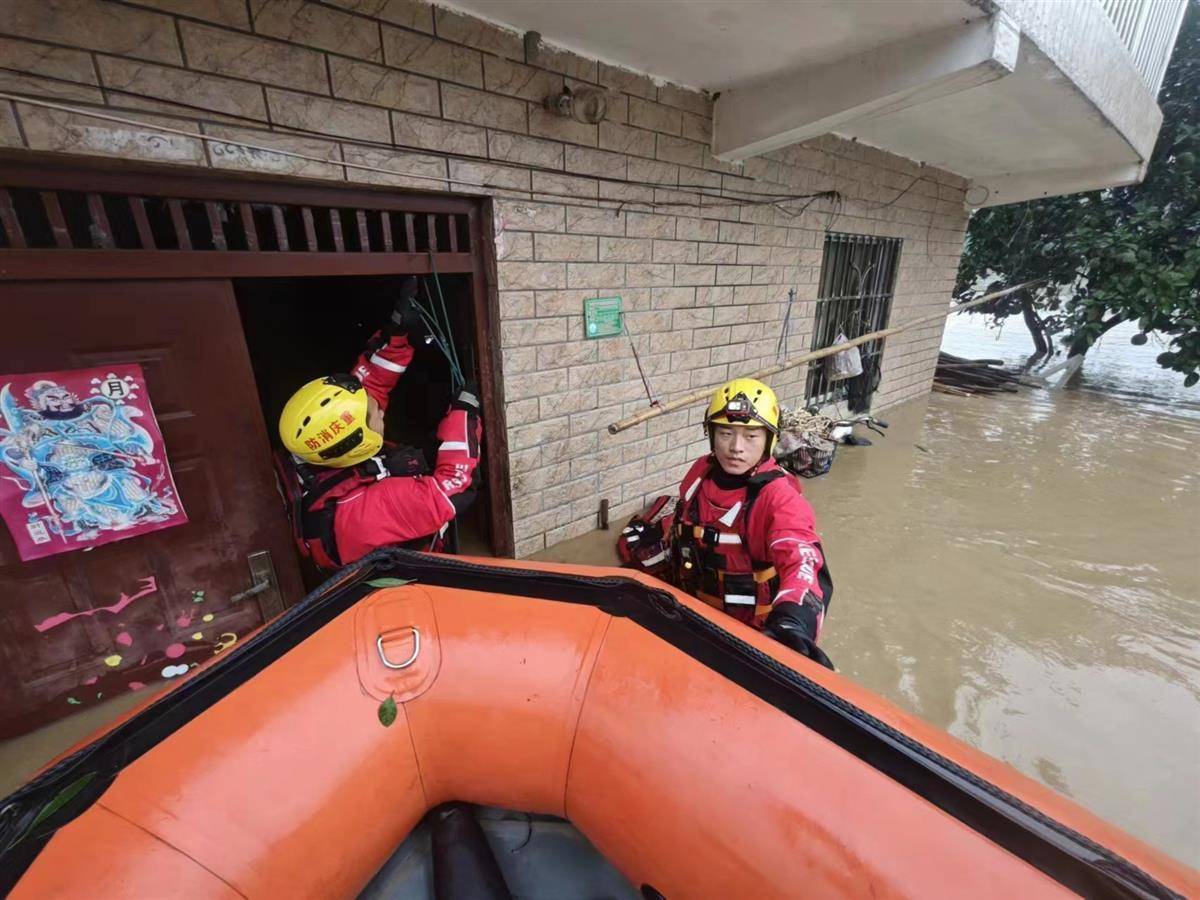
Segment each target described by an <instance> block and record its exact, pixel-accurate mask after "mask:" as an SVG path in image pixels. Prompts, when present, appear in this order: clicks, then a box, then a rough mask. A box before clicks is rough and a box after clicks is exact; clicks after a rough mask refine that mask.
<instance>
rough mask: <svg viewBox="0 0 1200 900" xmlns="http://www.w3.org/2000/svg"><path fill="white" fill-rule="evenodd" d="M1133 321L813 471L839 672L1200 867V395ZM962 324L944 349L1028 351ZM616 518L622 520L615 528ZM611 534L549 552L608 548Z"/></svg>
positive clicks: (908, 411) (831, 642)
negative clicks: (1059, 367)
mask: <svg viewBox="0 0 1200 900" xmlns="http://www.w3.org/2000/svg"><path fill="white" fill-rule="evenodd" d="M1129 333H1131V332H1130V330H1128V329H1116V330H1114V332H1112V333H1110V334H1109V335H1108V336H1107V337H1106V339H1105V342H1104V343H1103V344H1102V345H1101V346H1100V348H1099V349H1097V350H1096V351H1094V355H1093V356H1092V358H1089V360H1088V362H1087V365H1086V367H1085V370H1084V375H1085V381H1084V386H1083V388H1082V389H1080V390H1072V391H1067V392H1048V391H1041V390H1026V391H1023V392H1022V393H1021V394H1020V395H1019V396H997V397H973V398H969V399H966V398H960V397H952V396H947V395H943V394H935V395H933V396H931V397H929V398H928V400H922V401H919V402H916V403H910V404H907V405H906V406H904V407H901V408H899V409H896V410H892V411H890V413H889V414H888V415H886V416H885V418H887V419H888V420H889V422H890V423H891V429H890V431H889V433H888V436H887V437H886V438H876V437H875V436H874V435H870V434H867V433H865V432H864V434H867V436H869V437H871V439H872V440H874V441H875V444H874V446H871V447H866V448H857V447H850V448H843V449H841V450H839V452H838V456H837V458H836V460H835V463H834V466H833V469H832V470H831V471H830V473H829V474H828V475H825V476H823V477H821V478H817V479H813V480H811V481H806V482H805V484H804V486H805V490H806V492H807V494H808V496H809V498H810V499H811V501H812V503H813V505H814V506H815V508H816V511H817V518H818V522H819V524H820V528H821V531H822V535H823V540H824V546H825V549H826V551H827V553H828V555H829V559H830V565H831V569H832V572H833V578H834V584H835V594H834V599H833V606H832V608H831V610H830V615H829V619H828V620H827V624H826V631H825V637H824V639H823V645H824V646H825V648H826V649H827V650H828V652H829V654H830V656H832V657H833V659H834V661H835V662H836V664H837V666H838V669H839V670H840V671H841V672H843V673H844V674H846V675H848V676H849V677H851V678H853V679H854V680H856V681H858V682H859V683H861V684H863V685H865V686H867V687H869V688H871V689H873V690H875V691H877V692H879V693H880V694H883V695H884V696H886V697H887V698H888V699H890V700H892V701H893V702H895V703H897V704H898V705H900V706H902V707H904V708H905V709H908V710H910V711H912V712H914V713H916V714H918V715H919V716H921V717H922V718H924V719H926V720H927V721H929V722H931V723H933V724H935V725H937V726H939V727H941V728H944V729H946V730H947V731H949V732H950V733H951V734H953V735H955V736H956V737H958V738H960V739H962V740H964V741H966V742H968V743H970V744H973V745H975V746H977V747H979V748H981V749H983V750H985V751H987V752H988V753H990V754H992V755H994V756H997V757H999V758H1001V759H1003V760H1006V761H1007V762H1009V763H1011V764H1012V765H1014V766H1015V767H1016V768H1018V769H1020V770H1021V771H1023V772H1025V773H1026V774H1028V775H1030V776H1032V777H1033V778H1036V779H1038V780H1039V781H1042V782H1044V783H1045V784H1047V785H1049V786H1051V787H1053V788H1055V789H1056V790H1058V791H1060V792H1062V793H1064V794H1067V795H1068V796H1070V797H1073V798H1074V799H1076V800H1077V801H1079V802H1080V803H1082V804H1083V805H1084V806H1086V807H1088V808H1089V809H1091V810H1092V811H1094V812H1096V813H1098V814H1099V815H1101V816H1103V817H1104V818H1106V819H1108V820H1110V821H1112V822H1114V823H1115V824H1117V825H1119V826H1121V827H1123V828H1125V829H1126V830H1128V831H1130V832H1131V833H1133V834H1135V835H1137V836H1138V837H1140V838H1142V839H1143V840H1146V841H1148V842H1149V843H1151V844H1154V845H1155V846H1157V847H1159V848H1161V849H1163V850H1165V851H1167V852H1168V853H1170V854H1172V855H1173V856H1175V857H1176V858H1178V859H1180V860H1183V861H1185V862H1188V863H1190V864H1192V865H1197V864H1200V476H1198V474H1197V470H1198V468H1200V462H1198V461H1200V391H1196V390H1185V389H1183V388H1182V386H1181V379H1180V378H1179V376H1176V375H1171V374H1167V373H1163V372H1162V371H1161V370H1159V369H1158V368H1157V367H1156V365H1155V364H1154V356H1155V355H1156V354H1157V353H1159V352H1161V348H1159V347H1155V346H1153V345H1150V346H1147V347H1142V348H1136V347H1131V346H1130V345H1129V343H1128V335H1129ZM994 338H995V333H994V332H991V331H989V330H987V329H986V328H984V327H983V323H982V321H981V320H979V319H978V318H977V317H971V318H967V317H961V318H958V319H955V320H952V322H951V324H950V326H949V328H948V331H947V336H946V340H945V344H944V347H945V349H946V350H947V351H949V352H953V353H956V354H958V355H962V356H970V357H973V358H979V357H990V358H1009V359H1020V358H1021V357H1022V356H1023V355H1024V354H1027V353H1028V352H1030V351H1029V340H1028V337H1027V336H1026V335H1025V333H1024V331H1023V329H1019V328H1018V329H1009V330H1007V332H1006V333H1004V334H1002V335H1001V336H1000V340H999V341H996V340H995V339H994ZM611 534H612V533H611V532H610V533H609V535H611ZM609 541H611V536H607V537H603V538H602V537H601V535H600V534H593V535H586V536H584V537H583V538H581V539H579V540H577V541H572V542H569V543H568V544H563V545H559V546H558V547H556V548H554V549H552V550H550V551H547V553H546V554H545V556H547V557H552V558H555V559H573V560H583V559H586V560H587V561H594V562H599V561H601V560H604V559H611V556H610V555H609V551H608V546H609Z"/></svg>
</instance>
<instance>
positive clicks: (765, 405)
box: [704, 378, 779, 459]
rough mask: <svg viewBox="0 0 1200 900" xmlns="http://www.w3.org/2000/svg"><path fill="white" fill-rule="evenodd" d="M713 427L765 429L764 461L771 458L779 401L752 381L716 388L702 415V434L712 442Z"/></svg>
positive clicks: (734, 382) (744, 379) (763, 385)
mask: <svg viewBox="0 0 1200 900" xmlns="http://www.w3.org/2000/svg"><path fill="white" fill-rule="evenodd" d="M713 425H735V426H740V427H742V428H765V429H767V433H768V436H767V449H766V452H765V455H764V459H765V458H766V457H767V456H770V455H771V449H772V448H773V447H774V446H775V440H776V439H777V438H778V437H779V401H778V400H777V399H775V392H774V391H773V390H771V389H770V388H769V387H767V386H766V385H765V384H763V383H762V382H761V381H755V380H754V379H753V378H735V379H733V381H731V382H729V383H728V384H726V385H725V386H724V387H720V388H717V391H716V393H714V394H713V395H712V400H710V401H709V403H708V412H707V413H705V414H704V431H705V433H706V434H708V436H709V439H710V440H711V438H712V426H713Z"/></svg>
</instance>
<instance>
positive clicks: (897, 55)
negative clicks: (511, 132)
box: [443, 0, 1161, 205]
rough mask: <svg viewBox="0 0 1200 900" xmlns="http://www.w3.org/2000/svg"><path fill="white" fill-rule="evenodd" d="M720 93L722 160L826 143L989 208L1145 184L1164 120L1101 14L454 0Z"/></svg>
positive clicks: (1060, 0) (1086, 9) (989, 7)
mask: <svg viewBox="0 0 1200 900" xmlns="http://www.w3.org/2000/svg"><path fill="white" fill-rule="evenodd" d="M443 5H448V6H452V7H455V8H458V9H461V10H463V11H466V12H468V13H470V14H473V15H477V16H481V17H483V18H486V19H490V20H492V21H494V22H497V23H499V24H502V25H505V26H507V27H510V28H513V29H515V30H517V31H537V32H539V33H540V34H541V35H542V38H543V40H545V41H547V42H549V43H552V44H556V45H558V46H561V47H564V48H566V49H569V50H574V51H575V52H577V53H579V54H581V55H583V56H587V57H590V58H595V59H600V60H603V61H605V62H608V63H611V64H613V65H617V66H622V67H625V68H628V69H632V70H634V71H637V72H641V73H645V74H649V75H650V76H651V77H654V78H657V79H661V80H663V81H670V82H673V83H676V84H681V85H684V86H687V87H693V88H700V89H704V90H707V91H709V92H710V93H712V94H714V95H715V96H716V102H715V104H714V130H713V152H714V155H715V156H717V157H718V158H722V159H726V160H732V161H737V160H742V159H746V158H748V157H751V156H754V155H758V154H761V153H765V152H769V151H770V150H773V149H777V148H779V147H782V146H786V145H788V144H792V143H796V142H799V141H803V140H806V139H808V138H812V137H816V136H818V135H821V134H826V133H836V134H840V135H843V136H846V137H853V138H855V139H858V140H860V141H863V142H866V143H869V144H872V145H874V146H877V147H879V148H881V149H883V150H887V151H889V152H892V153H896V154H899V155H901V156H905V157H908V158H910V159H914V160H918V161H920V162H924V163H927V164H930V165H934V166H937V167H939V168H942V169H946V170H948V171H951V172H954V173H956V174H958V175H961V176H963V177H965V178H967V179H969V180H970V181H971V182H972V190H971V191H970V192H969V193H968V200H969V201H970V202H972V203H975V204H977V205H994V204H1000V203H1012V202H1016V201H1019V200H1025V199H1029V198H1031V197H1038V196H1048V195H1054V194H1064V193H1073V192H1076V191H1082V190H1090V189H1094V188H1100V187H1109V186H1115V185H1118V184H1128V183H1131V182H1135V181H1138V180H1140V178H1141V177H1142V176H1143V175H1144V172H1145V165H1146V162H1147V161H1148V159H1149V157H1150V153H1151V151H1152V150H1153V147H1154V140H1155V138H1156V137H1157V134H1158V129H1159V126H1160V124H1161V114H1160V112H1159V110H1158V107H1157V105H1156V104H1155V102H1154V95H1153V93H1152V92H1151V90H1150V88H1149V87H1147V85H1146V84H1145V83H1144V82H1143V80H1142V78H1141V76H1140V75H1139V74H1138V72H1137V70H1136V69H1135V68H1134V63H1133V60H1132V57H1131V56H1130V54H1129V53H1128V51H1127V50H1126V49H1125V47H1124V45H1123V44H1122V43H1121V40H1120V38H1119V37H1118V35H1117V33H1116V31H1115V29H1114V28H1113V26H1112V24H1111V22H1110V21H1109V20H1108V18H1107V16H1106V14H1105V12H1104V10H1103V8H1102V6H1101V4H1100V2H1099V0H1055V2H1038V0H903V2H901V0H855V2H845V0H806V2H780V0H740V2H736V3H719V2H713V0H594V2H590V3H582V2H545V0H454V2H452V3H448V4H443Z"/></svg>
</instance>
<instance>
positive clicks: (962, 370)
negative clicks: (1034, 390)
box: [933, 353, 1025, 397]
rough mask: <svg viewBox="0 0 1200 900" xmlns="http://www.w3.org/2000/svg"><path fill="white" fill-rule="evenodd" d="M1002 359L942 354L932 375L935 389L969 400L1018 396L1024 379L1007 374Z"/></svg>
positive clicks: (939, 355)
mask: <svg viewBox="0 0 1200 900" xmlns="http://www.w3.org/2000/svg"><path fill="white" fill-rule="evenodd" d="M1003 366H1004V362H1003V360H999V359H963V358H962V357H960V356H953V355H951V354H949V353H939V354H938V361H937V368H936V369H935V370H934V373H933V389H934V390H935V391H937V392H938V393H941V394H954V395H955V396H958V397H970V396H972V395H973V394H1015V393H1017V389H1018V388H1019V387H1020V385H1022V384H1024V383H1025V381H1024V379H1023V378H1022V377H1021V376H1020V375H1017V374H1015V373H1013V372H1009V371H1006V370H1005V369H1004V368H1003Z"/></svg>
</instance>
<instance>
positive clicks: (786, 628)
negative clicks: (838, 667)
mask: <svg viewBox="0 0 1200 900" xmlns="http://www.w3.org/2000/svg"><path fill="white" fill-rule="evenodd" d="M805 601H808V595H805ZM813 601H814V602H815V603H818V604H819V603H820V601H819V600H817V599H816V598H815V597H814V598H813ZM816 624H817V623H816V612H815V609H814V608H813V607H811V606H810V605H809V604H808V602H804V603H792V602H790V601H784V602H782V603H776V604H775V606H774V607H773V608H772V609H771V614H770V615H768V616H767V621H766V624H765V625H763V629H762V633H763V634H765V635H766V636H767V637H771V638H774V639H775V640H777V641H779V643H781V644H783V645H784V646H785V647H790V648H791V649H793V650H795V651H796V652H797V653H799V654H800V655H801V656H807V657H808V658H809V659H811V660H812V661H813V662H817V663H820V664H821V665H823V666H824V667H825V668H827V669H833V660H831V659H830V658H829V657H828V656H827V655H826V654H825V651H824V650H822V649H821V648H820V647H818V646H817V642H816V641H814V640H813V639H812V635H813V634H814V633H815V632H816Z"/></svg>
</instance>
